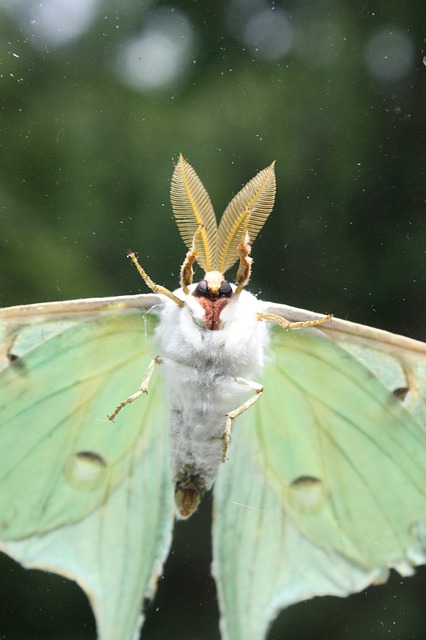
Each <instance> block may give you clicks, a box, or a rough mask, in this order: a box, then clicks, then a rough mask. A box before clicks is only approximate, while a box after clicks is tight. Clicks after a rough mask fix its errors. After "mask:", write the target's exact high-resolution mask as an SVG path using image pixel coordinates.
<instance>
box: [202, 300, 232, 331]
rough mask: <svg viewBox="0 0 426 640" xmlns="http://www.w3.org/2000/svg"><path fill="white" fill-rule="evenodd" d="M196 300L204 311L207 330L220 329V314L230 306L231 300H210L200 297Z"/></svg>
mask: <svg viewBox="0 0 426 640" xmlns="http://www.w3.org/2000/svg"><path fill="white" fill-rule="evenodd" d="M196 300H197V302H199V303H200V305H201V306H202V307H203V309H204V314H205V315H204V324H205V325H206V327H207V329H210V330H211V331H217V330H218V329H220V314H221V313H222V309H223V308H224V307H226V305H227V304H228V302H229V298H217V299H216V300H210V298H203V297H200V298H196Z"/></svg>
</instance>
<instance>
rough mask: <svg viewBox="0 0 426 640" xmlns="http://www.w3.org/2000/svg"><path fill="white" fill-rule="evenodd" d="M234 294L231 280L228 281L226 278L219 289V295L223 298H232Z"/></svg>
mask: <svg viewBox="0 0 426 640" xmlns="http://www.w3.org/2000/svg"><path fill="white" fill-rule="evenodd" d="M231 295H232V287H231V285H230V284H229V282H227V281H226V280H224V281H223V282H222V284H221V285H220V289H219V296H220V297H221V298H230V297H231Z"/></svg>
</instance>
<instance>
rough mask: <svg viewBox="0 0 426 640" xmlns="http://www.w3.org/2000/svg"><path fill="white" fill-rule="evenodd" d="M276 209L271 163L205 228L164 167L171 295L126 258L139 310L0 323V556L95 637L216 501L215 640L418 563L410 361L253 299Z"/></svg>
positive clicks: (124, 301) (137, 622)
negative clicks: (62, 599) (54, 586)
mask: <svg viewBox="0 0 426 640" xmlns="http://www.w3.org/2000/svg"><path fill="white" fill-rule="evenodd" d="M274 197H275V175H274V165H273V164H272V165H270V166H269V167H267V168H266V169H264V170H263V171H260V172H259V173H258V174H257V175H256V176H255V177H254V178H253V179H252V180H250V181H249V182H248V183H247V185H245V187H243V189H241V191H240V192H239V193H238V194H237V195H236V196H235V197H234V198H233V200H232V201H231V203H230V204H229V205H228V207H227V209H226V211H225V213H224V215H223V217H222V220H221V222H220V224H219V225H217V223H216V218H215V215H214V211H213V207H212V205H211V202H210V199H209V197H208V194H207V192H206V190H205V188H204V187H203V185H202V183H201V181H200V179H199V178H198V176H197V174H196V173H195V171H194V170H193V168H192V167H191V166H190V165H189V164H188V163H187V162H186V161H185V160H184V159H183V158H182V156H181V157H180V159H179V162H178V163H177V166H176V168H175V171H174V174H173V178H172V187H171V202H172V209H173V212H174V215H175V218H176V221H177V224H178V227H179V230H180V233H181V235H182V238H183V240H184V242H185V244H186V246H187V254H186V258H185V260H184V263H183V266H182V269H181V277H180V285H181V286H180V288H179V289H177V290H176V291H173V292H172V291H169V290H167V289H165V288H164V287H162V286H161V285H158V284H156V283H155V282H153V280H151V278H150V276H148V274H147V273H146V272H145V271H144V269H143V267H142V266H141V265H140V263H139V260H138V258H137V256H136V254H135V253H131V254H130V258H131V260H132V262H133V263H134V264H135V266H136V268H137V269H138V271H139V273H140V275H141V276H142V278H143V279H144V280H145V282H146V283H147V285H148V286H149V287H150V288H151V290H152V291H153V293H151V294H144V295H138V296H129V297H126V296H123V297H117V298H93V299H87V300H74V301H66V302H59V303H44V304H39V305H29V306H18V307H11V308H5V309H1V310H0V331H1V340H0V343H1V345H2V346H1V352H0V354H1V360H0V362H1V367H0V455H1V458H2V459H1V465H0V544H1V549H2V550H3V551H4V552H5V553H7V554H9V555H11V556H12V557H14V558H15V559H17V560H18V561H19V562H21V563H22V564H23V565H24V566H27V567H39V568H43V569H47V570H50V571H54V572H57V573H60V574H63V575H66V576H68V577H71V578H73V579H74V580H76V581H77V582H78V583H79V584H80V586H81V587H82V588H83V589H84V590H85V591H86V593H87V594H88V597H89V599H90V602H91V605H92V607H93V610H94V613H95V617H96V622H97V631H98V637H99V638H101V639H102V640H106V639H108V640H127V639H128V640H131V639H133V638H134V637H135V634H137V633H138V630H140V629H141V625H142V622H143V618H142V615H141V611H140V609H141V606H140V603H141V602H142V599H143V598H144V597H148V598H152V597H153V595H154V592H155V584H156V579H157V576H158V575H159V574H160V573H161V567H162V564H163V562H164V559H165V557H166V555H167V552H168V549H169V546H170V541H171V533H172V527H173V522H174V518H175V517H178V518H181V519H185V518H188V517H189V516H191V515H192V514H193V513H194V512H195V511H196V509H197V506H198V504H199V501H200V499H201V498H202V495H203V493H204V492H205V491H208V490H209V489H210V488H211V487H212V485H213V484H214V488H213V491H214V519H213V557H214V559H213V574H214V576H215V579H216V583H217V588H218V597H219V604H220V610H221V633H222V637H223V638H225V639H228V640H237V639H240V638H243V637H244V638H248V639H249V640H260V639H262V638H265V637H266V634H267V630H268V627H269V625H270V623H271V621H272V620H273V619H274V617H275V616H276V615H277V613H278V612H279V610H280V609H282V608H283V607H286V606H288V605H290V604H292V603H294V602H298V601H300V600H304V599H307V598H309V597H312V596H314V595H321V594H336V595H347V594H349V593H353V592H355V591H359V590H360V589H362V588H364V587H365V586H367V585H368V584H371V583H372V582H375V583H376V582H380V581H383V580H386V578H387V576H388V573H389V569H390V568H395V569H397V570H398V571H399V572H400V573H401V574H402V575H409V574H410V573H412V572H413V569H414V567H415V566H416V565H419V564H422V563H424V562H425V542H426V525H425V521H426V482H425V480H426V456H425V451H426V429H425V427H426V408H425V406H426V390H425V378H426V345H425V344H423V343H421V342H417V341H415V340H411V339H409V338H405V337H402V336H396V335H393V334H390V333H387V332H384V331H380V330H378V329H372V328H370V327H365V326H361V325H356V324H353V323H350V322H346V321H342V320H338V319H335V318H333V319H331V317H330V316H324V315H323V316H321V315H318V314H315V313H311V312H308V311H304V310H300V309H294V308H292V307H288V306H285V305H282V304H274V303H270V302H264V301H261V300H258V299H257V298H256V297H255V296H253V295H252V294H250V293H249V292H248V291H247V289H246V287H247V284H248V281H249V278H250V274H251V266H252V263H251V256H250V252H251V244H252V243H253V241H254V240H255V238H256V236H257V235H258V233H259V232H260V230H261V228H262V226H263V224H264V223H265V222H266V220H267V218H268V216H269V214H270V212H271V210H272V207H273V202H274ZM195 262H198V264H199V265H200V266H201V267H202V268H203V270H204V272H205V275H204V276H203V278H202V279H201V280H200V281H198V282H194V281H193V280H194V272H193V267H194V263H195ZM235 262H237V263H238V266H237V270H236V277H235V282H229V281H228V280H226V279H225V274H226V272H228V270H229V269H230V268H231V267H232V266H233V265H234V263H235ZM141 378H142V382H141V383H140V386H139V387H138V385H139V382H140V379H141ZM148 391H149V392H148ZM147 392H148V393H147ZM134 400H137V401H136V402H134ZM108 416H109V417H108ZM167 425H168V426H167Z"/></svg>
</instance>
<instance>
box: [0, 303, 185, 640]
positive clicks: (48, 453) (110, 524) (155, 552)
mask: <svg viewBox="0 0 426 640" xmlns="http://www.w3.org/2000/svg"><path fill="white" fill-rule="evenodd" d="M158 301H159V300H158V297H157V296H152V295H148V296H135V297H130V298H114V299H104V300H102V299H93V300H85V301H74V302H65V303H57V304H56V303H48V304H44V305H31V306H29V307H15V308H11V309H3V310H0V330H1V338H2V339H1V344H2V352H1V353H2V357H1V365H2V366H1V372H0V456H1V461H0V519H1V521H0V548H1V549H2V550H4V551H5V552H6V553H8V554H9V555H11V556H12V557H14V558H15V559H17V560H18V561H20V562H21V563H22V564H23V565H25V566H27V567H39V568H46V569H48V570H51V571H54V572H57V573H60V574H63V575H66V576H68V577H71V578H73V579H75V580H76V581H77V582H78V583H79V584H80V586H81V587H82V588H83V589H84V590H85V591H86V593H87V594H88V596H89V598H90V600H91V604H92V606H93V608H94V611H95V615H96V620H97V627H98V636H99V638H100V639H102V640H106V639H109V640H133V638H134V636H135V633H136V631H137V629H138V628H139V626H140V624H141V622H142V620H141V603H142V601H143V597H144V596H147V597H150V596H152V595H153V592H154V585H155V579H156V577H157V576H158V574H159V572H160V571H161V566H162V563H163V561H164V559H165V556H166V554H167V552H168V548H169V545H170V540H171V529H172V525H173V513H174V509H173V504H172V498H173V495H172V489H171V487H172V484H171V480H170V477H169V470H168V455H167V442H166V437H167V434H166V430H165V422H166V416H165V413H164V398H163V396H162V387H161V384H159V382H160V381H159V380H158V379H157V376H155V375H154V376H153V379H152V384H151V385H150V392H149V395H148V396H144V397H143V398H141V399H140V400H139V402H136V403H134V404H132V405H129V406H127V407H126V408H125V409H124V410H123V411H122V413H121V414H120V415H119V416H118V418H117V420H116V422H115V423H111V422H110V421H109V420H108V419H107V414H108V413H111V412H112V411H113V410H114V408H115V407H116V405H117V404H119V402H120V401H122V400H124V399H125V398H126V397H128V396H129V395H130V394H132V393H133V392H134V391H136V390H137V387H138V385H139V383H140V381H141V379H142V377H143V375H144V372H145V370H146V368H147V366H148V364H149V362H150V359H151V358H152V357H154V356H155V355H156V354H155V353H154V352H153V347H152V344H151V342H152V330H153V325H154V322H155V320H154V318H152V317H151V316H149V315H147V313H146V312H147V310H148V309H149V308H151V307H152V306H153V305H155V304H158Z"/></svg>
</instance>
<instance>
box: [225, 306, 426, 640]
mask: <svg viewBox="0 0 426 640" xmlns="http://www.w3.org/2000/svg"><path fill="white" fill-rule="evenodd" d="M272 311H273V312H275V313H276V312H277V311H278V312H281V315H284V316H286V317H288V318H289V319H290V320H293V319H295V318H296V317H299V319H305V318H304V317H303V314H302V317H301V315H300V314H299V315H298V314H297V313H294V314H292V313H291V311H290V313H289V312H288V309H285V310H284V311H283V310H282V309H281V308H280V307H279V306H277V307H275V308H274V309H272ZM293 311H297V310H293ZM310 316H311V318H312V314H310ZM326 326H327V325H324V327H326ZM390 338H395V340H390ZM425 380H426V347H425V345H422V344H421V343H416V342H415V341H410V340H408V339H406V340H404V339H403V338H399V337H396V336H393V337H392V336H391V334H386V333H385V332H379V331H376V330H370V329H368V328H361V327H359V326H358V325H351V324H350V323H344V322H339V321H333V322H332V323H331V324H330V325H329V326H328V330H324V331H323V330H317V329H310V330H307V329H303V330H300V331H289V332H282V331H274V335H273V341H272V347H271V354H270V361H269V363H268V365H267V366H266V369H265V371H264V375H263V376H262V377H261V379H260V380H259V381H260V382H262V384H264V387H265V390H264V396H263V397H262V398H261V399H260V400H259V402H257V403H256V404H255V405H254V407H252V409H250V411H247V412H246V413H245V414H244V417H243V420H241V422H240V423H239V424H237V425H236V427H235V429H234V432H233V442H232V447H231V449H230V452H229V461H228V462H227V463H226V465H223V468H221V470H220V474H219V478H218V481H217V482H216V485H215V517H214V533H213V535H214V564H213V570H214V574H215V577H216V580H217V584H218V592H219V600H220V607H221V612H222V631H223V638H224V639H226V640H237V639H239V638H247V639H248V640H261V639H262V638H264V637H265V635H266V631H267V629H268V626H269V624H270V623H271V622H272V620H273V619H274V618H275V616H276V615H277V613H278V611H279V610H280V609H282V608H283V607H285V606H288V605H290V604H292V603H295V602H298V601H300V600H303V599H307V598H310V597H313V596H314V595H324V594H330V595H348V594H349V593H353V592H355V591H359V590H360V589H362V588H364V587H365V586H366V585H368V584H370V583H371V582H373V581H381V580H384V579H386V577H387V575H388V572H389V568H390V567H395V568H396V569H397V570H399V571H400V572H401V573H403V574H409V573H411V572H412V567H413V566H415V565H417V564H421V563H424V562H425V561H426V555H425V549H424V537H425V528H426V524H425V523H426V417H425V396H424V392H425ZM391 391H395V392H396V393H395V394H393V393H391ZM397 396H398V397H397ZM422 537H423V541H422Z"/></svg>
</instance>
